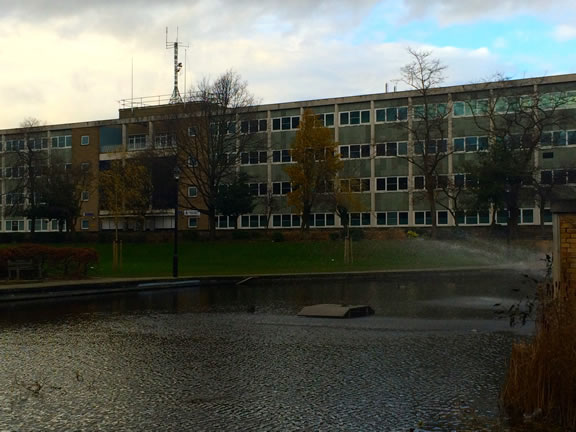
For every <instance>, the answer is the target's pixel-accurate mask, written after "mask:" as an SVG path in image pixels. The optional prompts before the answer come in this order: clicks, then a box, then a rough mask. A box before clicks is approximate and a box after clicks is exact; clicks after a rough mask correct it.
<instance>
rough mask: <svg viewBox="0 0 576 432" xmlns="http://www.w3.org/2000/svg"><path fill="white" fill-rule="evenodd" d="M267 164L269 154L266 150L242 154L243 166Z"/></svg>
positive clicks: (241, 162) (241, 161)
mask: <svg viewBox="0 0 576 432" xmlns="http://www.w3.org/2000/svg"><path fill="white" fill-rule="evenodd" d="M267 162H268V152H267V151H266V150H264V151H251V152H242V153H240V164H241V165H257V164H265V163H267Z"/></svg>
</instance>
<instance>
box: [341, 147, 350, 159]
mask: <svg viewBox="0 0 576 432" xmlns="http://www.w3.org/2000/svg"><path fill="white" fill-rule="evenodd" d="M340 157H341V158H342V159H348V158H349V157H350V152H349V147H348V146H341V147H340Z"/></svg>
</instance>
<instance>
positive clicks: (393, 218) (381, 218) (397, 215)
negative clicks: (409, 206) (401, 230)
mask: <svg viewBox="0 0 576 432" xmlns="http://www.w3.org/2000/svg"><path fill="white" fill-rule="evenodd" d="M376 224H377V225H386V226H398V225H408V212H395V211H389V212H378V213H376Z"/></svg>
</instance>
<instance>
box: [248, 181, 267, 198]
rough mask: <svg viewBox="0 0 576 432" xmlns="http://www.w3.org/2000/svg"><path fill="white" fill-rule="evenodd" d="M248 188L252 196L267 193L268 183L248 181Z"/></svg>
mask: <svg viewBox="0 0 576 432" xmlns="http://www.w3.org/2000/svg"><path fill="white" fill-rule="evenodd" d="M248 189H249V190H250V195H253V196H266V195H268V183H249V184H248Z"/></svg>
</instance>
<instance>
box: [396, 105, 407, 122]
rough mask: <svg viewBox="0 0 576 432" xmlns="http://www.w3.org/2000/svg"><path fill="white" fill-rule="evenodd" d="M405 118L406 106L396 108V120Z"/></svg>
mask: <svg viewBox="0 0 576 432" xmlns="http://www.w3.org/2000/svg"><path fill="white" fill-rule="evenodd" d="M407 119H408V107H400V108H398V120H407Z"/></svg>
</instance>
